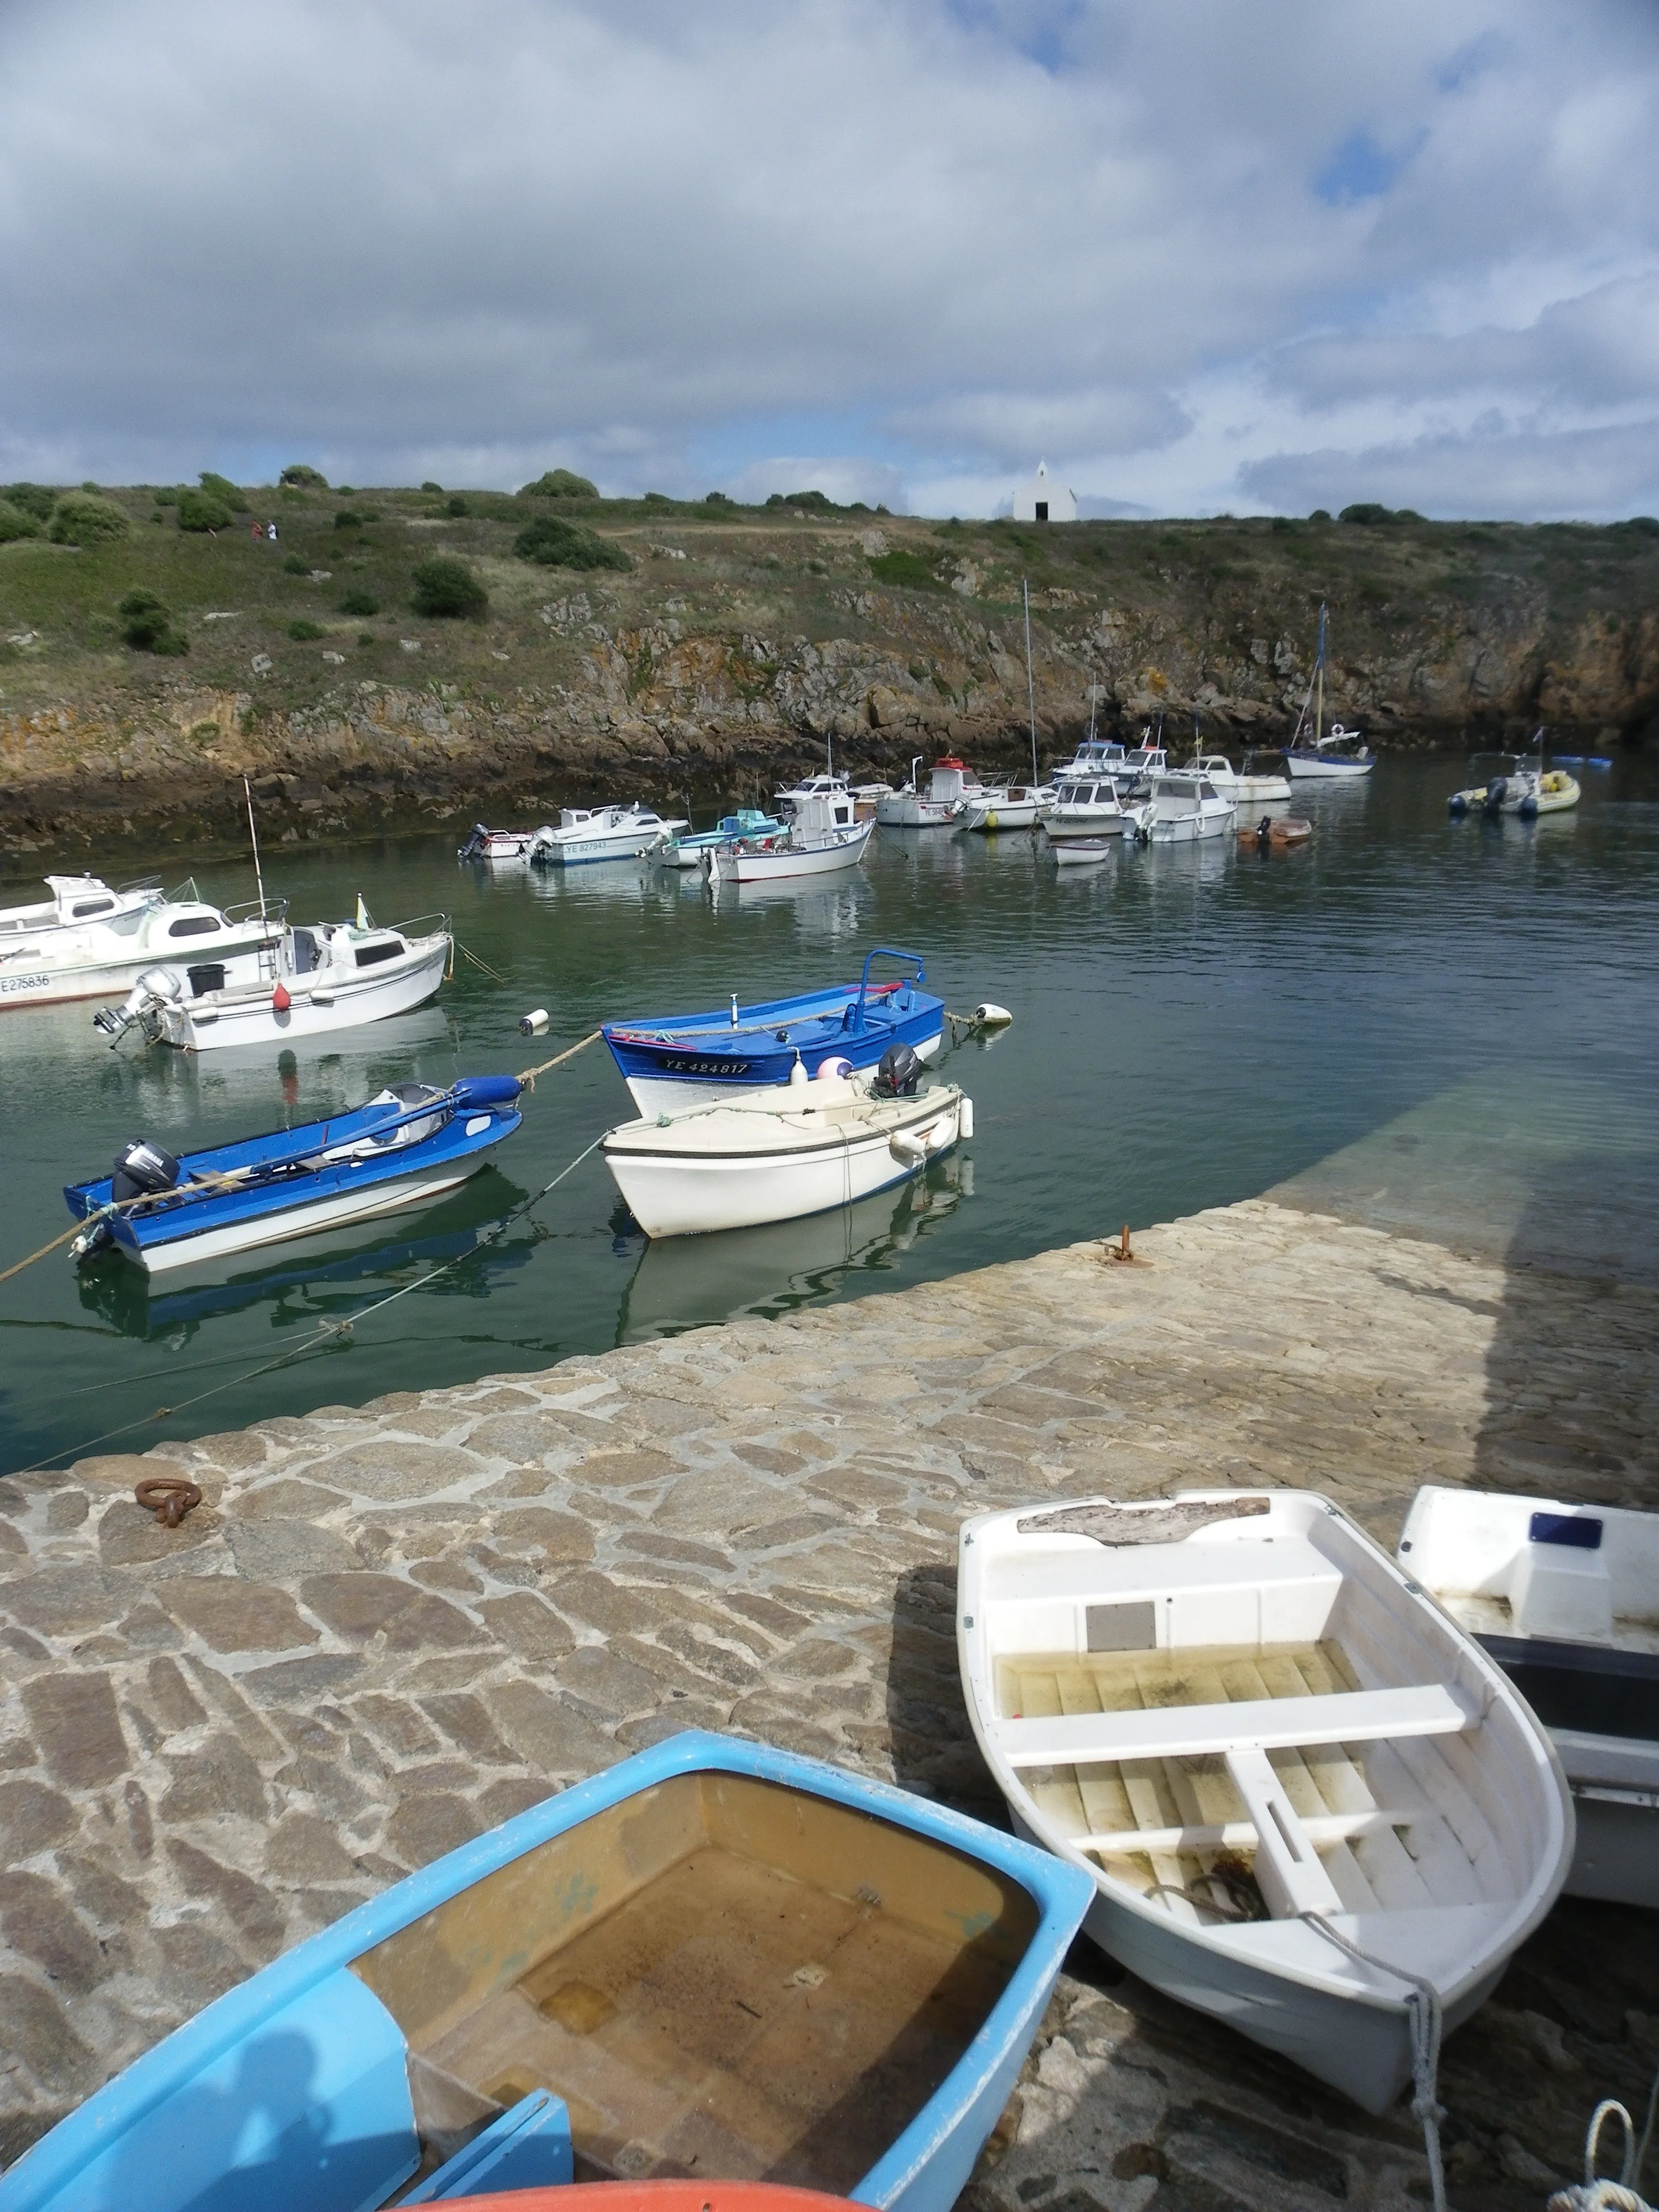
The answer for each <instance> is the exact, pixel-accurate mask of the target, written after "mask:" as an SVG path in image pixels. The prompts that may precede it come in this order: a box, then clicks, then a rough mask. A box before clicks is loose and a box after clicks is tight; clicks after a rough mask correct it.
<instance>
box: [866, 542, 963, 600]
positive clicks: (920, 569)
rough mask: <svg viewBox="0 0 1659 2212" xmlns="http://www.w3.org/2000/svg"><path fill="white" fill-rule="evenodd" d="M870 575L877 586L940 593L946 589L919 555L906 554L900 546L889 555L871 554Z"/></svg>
mask: <svg viewBox="0 0 1659 2212" xmlns="http://www.w3.org/2000/svg"><path fill="white" fill-rule="evenodd" d="M870 574H872V576H873V577H874V578H875V580H876V581H877V582H878V584H896V585H898V586H901V587H902V588H903V589H905V590H907V591H912V592H942V591H944V590H945V588H946V586H945V585H944V584H943V583H941V582H940V580H939V578H938V577H937V576H936V575H935V574H933V570H932V568H929V566H928V564H927V562H926V561H924V560H923V559H922V557H921V554H920V553H908V552H906V551H905V550H904V549H903V547H902V546H901V547H899V548H897V549H896V550H895V551H893V552H891V553H876V554H872V556H870Z"/></svg>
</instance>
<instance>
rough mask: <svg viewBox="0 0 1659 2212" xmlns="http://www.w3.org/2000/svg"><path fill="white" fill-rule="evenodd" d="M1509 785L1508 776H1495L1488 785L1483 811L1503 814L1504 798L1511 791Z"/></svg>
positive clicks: (1482, 803) (1482, 804)
mask: <svg viewBox="0 0 1659 2212" xmlns="http://www.w3.org/2000/svg"><path fill="white" fill-rule="evenodd" d="M1509 787H1510V780H1509V778H1508V776H1506V775H1495V776H1493V778H1492V781H1491V782H1490V783H1489V784H1488V785H1487V786H1486V798H1485V799H1484V800H1483V801H1482V802H1481V806H1482V811H1483V812H1485V813H1487V814H1501V813H1502V812H1503V811H1504V799H1505V798H1506V797H1507V796H1508V793H1509Z"/></svg>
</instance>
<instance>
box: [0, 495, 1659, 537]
mask: <svg viewBox="0 0 1659 2212" xmlns="http://www.w3.org/2000/svg"><path fill="white" fill-rule="evenodd" d="M6 496H7V498H8V499H9V500H11V501H14V503H16V499H17V495H16V493H15V491H12V492H8V493H7V495H6ZM1613 528H1614V529H1615V530H1626V531H1630V532H1632V533H1633V534H1634V535H1635V536H1636V537H1638V538H1659V521H1656V520H1655V519H1654V517H1653V516H1652V515H1650V514H1632V516H1631V518H1630V520H1628V521H1627V522H1615V523H1614V524H1613Z"/></svg>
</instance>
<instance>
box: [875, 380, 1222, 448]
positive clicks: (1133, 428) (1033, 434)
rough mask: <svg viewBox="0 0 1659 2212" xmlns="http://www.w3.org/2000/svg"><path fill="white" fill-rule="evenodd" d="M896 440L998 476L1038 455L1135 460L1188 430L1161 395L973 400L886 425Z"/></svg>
mask: <svg viewBox="0 0 1659 2212" xmlns="http://www.w3.org/2000/svg"><path fill="white" fill-rule="evenodd" d="M886 427H887V428H889V429H890V430H891V431H892V432H893V433H894V434H895V435H896V436H899V437H902V438H906V439H909V440H912V441H915V443H916V444H918V445H920V446H922V447H925V448H927V450H929V451H932V452H938V451H939V448H940V447H941V446H943V447H946V448H947V449H948V448H951V447H957V448H962V447H966V448H968V449H969V450H970V451H972V452H973V453H976V454H978V455H979V456H981V458H982V459H985V460H988V461H990V462H992V463H994V464H997V465H1000V466H1002V467H1004V468H1016V467H1020V466H1024V467H1028V468H1029V467H1030V465H1031V463H1032V462H1033V461H1034V460H1035V459H1036V457H1037V456H1038V455H1039V454H1044V453H1089V454H1109V453H1146V452H1149V451H1157V450H1158V448H1160V447H1164V446H1172V445H1173V444H1174V443H1175V441H1176V439H1177V438H1180V437H1183V436H1184V435H1186V433H1187V432H1188V430H1190V429H1191V428H1192V416H1190V415H1188V413H1187V411H1186V410H1185V409H1184V408H1182V406H1181V405H1180V404H1178V403H1177V402H1176V399H1175V398H1172V397H1171V395H1170V393H1169V392H1158V391H1146V390H1139V391H1136V390H1124V389H1121V388H1118V389H1114V388H1112V387H1106V388H1104V389H1097V390H1095V391H1092V392H1053V393H1047V394H1045V393H1042V392H1030V391H1026V392H964V393H961V394H956V395H951V396H950V397H947V398H939V399H938V400H936V401H934V402H933V404H930V405H928V406H926V407H913V408H908V409H905V410H901V411H899V412H897V413H895V414H893V415H890V416H888V418H887V422H886Z"/></svg>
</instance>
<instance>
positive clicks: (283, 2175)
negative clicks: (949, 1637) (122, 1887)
mask: <svg viewBox="0 0 1659 2212" xmlns="http://www.w3.org/2000/svg"><path fill="white" fill-rule="evenodd" d="M1092 1895H1093V1885H1092V1883H1091V1881H1090V1879H1089V1877H1088V1875H1086V1874H1085V1873H1084V1872H1083V1870H1082V1869H1080V1868H1078V1867H1073V1866H1071V1865H1069V1864H1068V1863H1066V1862H1065V1861H1064V1860H1061V1859H1060V1858H1057V1857H1051V1856H1050V1855H1049V1854H1048V1853H1047V1852H1043V1851H1039V1850H1034V1849H1033V1848H1032V1847H1031V1846H1030V1844H1024V1843H1021V1842H1019V1841H1018V1840H1017V1839H1016V1838H1013V1837H1012V1836H1009V1835H1006V1834H1004V1833H1002V1832H1000V1831H999V1830H996V1829H994V1828H988V1827H986V1826H982V1825H981V1823H980V1822H979V1821H977V1820H969V1819H968V1818H966V1817H965V1816H964V1815H963V1814H958V1813H952V1812H950V1811H948V1810H946V1809H945V1808H943V1807H941V1806H939V1805H935V1804H933V1803H930V1802H927V1801H926V1800H924V1799H921V1798H916V1797H912V1796H908V1794H907V1793H906V1792H904V1791H903V1790H896V1789H893V1788H890V1787H889V1786H888V1785H886V1784H882V1783H877V1782H871V1781H868V1780H866V1779H865V1778H863V1777H862V1776H860V1775H855V1774H848V1773H845V1772H843V1771H841V1770H840V1769H839V1768H836V1767H833V1766H829V1765H824V1764H823V1762H821V1761H819V1760H817V1759H804V1758H801V1757H799V1756H798V1755H796V1754H794V1753H788V1752H781V1751H774V1750H771V1749H769V1748H768V1747H766V1746H764V1745H759V1744H751V1743H744V1742H741V1741H738V1740H737V1739H735V1738H732V1737H726V1736H720V1735H712V1734H707V1733H703V1732H702V1731H689V1732H687V1733H686V1734H684V1735H677V1736H672V1737H671V1738H670V1739H669V1740H668V1741H666V1742H665V1743H661V1744H658V1745H656V1746H655V1747H653V1748H652V1749H651V1750H648V1751H644V1752H641V1753H639V1754H638V1755H637V1756H636V1757H635V1758H632V1759H624V1760H623V1762H622V1763H621V1764H620V1765H617V1766H613V1767H611V1769H610V1770H609V1771H607V1772H605V1773H603V1774H598V1775H595V1776H593V1777H592V1778H591V1779H590V1780H588V1781H586V1782H583V1783H579V1784H577V1785H576V1786H575V1787H574V1789H570V1790H563V1791H562V1792H561V1793H559V1794H558V1795H557V1796H551V1797H549V1798H547V1799H546V1800H545V1801H544V1802H543V1803H541V1804H539V1805H536V1806H532V1808H530V1810H529V1811H527V1812H525V1813H521V1814H519V1815H518V1816H517V1818H516V1819H514V1820H509V1821H507V1823H506V1824H505V1825H504V1826H501V1827H499V1828H496V1829H495V1830H493V1831H492V1832H490V1833H489V1834H488V1835H485V1836H481V1837H479V1838H477V1839H476V1840H475V1841H473V1842H471V1843H469V1844H463V1845H462V1846H461V1848H460V1849H459V1850H455V1851H452V1852H450V1853H449V1854H448V1856H447V1857H445V1858H441V1859H440V1860H438V1861H437V1862H436V1863H435V1864H434V1865H432V1866H429V1867H426V1868H424V1869H422V1871H421V1872H420V1873H418V1874H415V1875H410V1876H409V1878H408V1879H407V1880H406V1881H401V1882H399V1883H398V1884H397V1885H396V1886H395V1887H393V1888H392V1889H389V1890H388V1891H386V1893H385V1894H384V1895H383V1896H381V1897H379V1898H376V1899H373V1900H371V1902H369V1903H368V1904H367V1905H360V1906H358V1907H357V1909H356V1911H353V1912H350V1913H349V1914H347V1915H346V1916H345V1917H344V1918H343V1919H341V1920H339V1921H337V1922H336V1923H335V1924H334V1925H333V1926H332V1927H331V1928H328V1929H325V1930H324V1931H323V1932H322V1933H321V1934H320V1935H318V1936H312V1937H311V1938H310V1939H309V1940H308V1941H307V1942H304V1943H301V1944H300V1945H299V1946H298V1947H297V1948H295V1949H294V1950H292V1951H290V1952H289V1953H288V1954H286V1955H285V1956H283V1958H280V1959H278V1960H276V1961H275V1962H274V1963H273V1964H272V1965H270V1966H267V1967H265V1968H264V1970H263V1971H262V1972H259V1973H258V1974H255V1975H254V1976H253V1977H252V1979H251V1980H249V1981H247V1982H245V1983H244V1984H242V1985H241V1986H240V1988H238V1989H234V1990H230V1991H229V1992H228V1994H227V1995H226V1996H222V1997H221V1998H219V1999H218V2000H217V2002H215V2003H213V2004H211V2005H210V2006H209V2007H208V2008H207V2009H206V2010H205V2011H204V2012H203V2013H201V2014H200V2015H197V2018H196V2019H194V2020H192V2021H190V2022H188V2023H187V2024H186V2025H185V2027H181V2028H179V2029H178V2030H177V2031H176V2033H173V2034H172V2035H170V2036H168V2037H167V2039H166V2040H165V2041H164V2042H162V2043H161V2044H159V2045H157V2046H156V2047H155V2049H154V2050H153V2051H149V2052H147V2053H146V2054H145V2055H144V2057H142V2058H140V2059H138V2060H137V2062H136V2063H134V2064H133V2065H131V2066H130V2067H128V2068H127V2069H126V2071H125V2073H123V2074H121V2075H118V2077H117V2078H116V2079H115V2080H114V2081H112V2082H110V2083H108V2084H107V2085H106V2087H104V2088H102V2089H100V2090H99V2091H98V2092H97V2093H96V2094H94V2096H92V2097H91V2098H89V2099H88V2101H87V2102H86V2103H85V2104H84V2105H82V2106H81V2107H80V2108H79V2110H78V2111H76V2112H73V2113H71V2114H70V2117H69V2118H67V2119H65V2120H63V2121H61V2122H60V2123H59V2124H58V2126H57V2127H56V2128H54V2129H53V2130H52V2132H51V2133H50V2134H49V2135H47V2136H45V2137H44V2138H43V2139H42V2140H41V2141H40V2142H39V2143H37V2144H36V2145H35V2146H34V2147H33V2149H31V2150H29V2151H27V2153H26V2154H24V2156H23V2157H22V2158H21V2159H20V2160H18V2161H17V2162H16V2164H15V2166H12V2167H10V2168H9V2171H8V2172H6V2173H4V2174H3V2175H0V2212H295V2208H296V2207H303V2208H304V2212H372V2208H374V2207H378V2206H380V2205H383V2204H385V2203H386V2202H387V2201H388V2200H389V2199H390V2198H392V2197H393V2196H394V2195H395V2194H397V2193H398V2192H399V2191H404V2189H405V2188H406V2187H407V2185H409V2184H410V2182H411V2180H412V2181H413V2182H414V2183H415V2188H414V2191H413V2192H412V2193H411V2194H408V2195H404V2196H403V2197H401V2198H400V2200H399V2201H400V2202H402V2203H441V2202H444V2201H446V2200H447V2199H453V2198H457V2197H471V2196H477V2195H484V2194H489V2193H493V2192H495V2191H507V2190H513V2189H528V2188H537V2187H542V2186H545V2185H548V2184H557V2183H561V2182H568V2180H569V2179H571V2175H572V2171H573V2153H574V2159H579V2160H580V2161H581V2168H582V2175H583V2179H585V2180H586V2179H627V2180H629V2181H631V2182H635V2183H638V2182H642V2181H646V2180H647V2179H651V2178H652V2177H653V2176H655V2177H669V2176H675V2175H678V2176H685V2175H688V2174H690V2175H691V2176H693V2177H695V2178H696V2179H702V2180H708V2181H711V2182H712V2181H720V2180H726V2179H738V2180H744V2179H750V2180H752V2179H764V2180H768V2181H772V2182H777V2183H781V2184H787V2185H793V2186H796V2187H801V2188H808V2189H817V2190H821V2191H829V2192H831V2193H834V2194H836V2195H841V2196H850V2197H853V2198H854V2199H855V2200H856V2201H858V2202H859V2203H864V2204H868V2205H872V2206H878V2207H882V2208H884V2212H949V2208H950V2206H951V2204H952V2203H954V2201H955V2199H956V2197H957V2195H958V2193H959V2192H960V2191H961V2190H962V2188H963V2185H964V2184H965V2183H966V2181H967V2179H968V2177H969V2172H970V2171H971V2170H972V2167H973V2165H974V2161H975V2159H976V2157H977V2156H978V2154H979V2152H980V2149H981V2147H982V2145H983V2144H984V2142H985V2141H986V2138H987V2136H988V2135H989V2134H990V2132H991V2130H992V2129H993V2127H994V2125H995V2124H996V2121H997V2118H998V2117H999V2115H1000V2113H1001V2112H1002V2110H1003V2108H1004V2106H1005V2105H1006V2102H1007V2100H1008V2097H1009V2094H1010V2093H1011V2092H1012V2088H1013V2086H1014V2081H1015V2078H1016V2076H1017V2075H1018V2071H1019V2069H1020V2066H1021V2064H1022V2063H1023V2062H1024V2057H1025V2053H1026V2051H1027V2050H1028V2049H1029V2048H1030V2043H1031V2040H1032V2038H1033V2036H1034V2035H1035V2034H1036V2029H1037V2027H1038V2025H1039V2023H1040V2021H1041V2020H1042V2013H1043V2008H1044V2007H1045V2005H1046V2004H1047V2002H1048V1996H1049V1992H1050V1990H1052V1988H1053V1986H1054V1978H1055V1976H1056V1974H1057V1973H1058V1972H1059V1971H1060V1964H1061V1961H1062V1960H1063V1959H1064V1957H1065V1954H1066V1947H1067V1945H1068V1944H1069V1943H1070V1942H1071V1941H1072V1939H1073V1936H1074V1935H1075V1934H1076V1932H1077V1930H1078V1929H1079V1926H1080V1924H1081V1923H1082V1919H1083V1916H1084V1913H1085V1911H1086V1910H1087V1907H1088V1905H1089V1903H1090V1900H1091V1897H1092Z"/></svg>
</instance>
